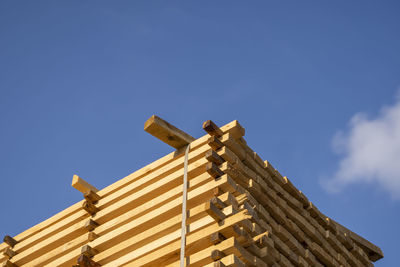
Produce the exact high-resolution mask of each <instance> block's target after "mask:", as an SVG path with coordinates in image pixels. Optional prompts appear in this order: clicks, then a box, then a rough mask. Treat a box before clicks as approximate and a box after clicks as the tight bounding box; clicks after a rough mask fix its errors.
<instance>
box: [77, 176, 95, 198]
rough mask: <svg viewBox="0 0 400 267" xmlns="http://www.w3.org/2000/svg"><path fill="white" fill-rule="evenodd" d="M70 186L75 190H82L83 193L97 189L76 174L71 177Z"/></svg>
mask: <svg viewBox="0 0 400 267" xmlns="http://www.w3.org/2000/svg"><path fill="white" fill-rule="evenodd" d="M71 185H72V187H73V188H75V189H76V190H78V191H80V192H82V193H83V194H85V193H88V192H89V191H93V192H94V193H96V192H98V191H99V190H98V189H97V188H96V187H94V186H93V185H91V184H89V183H88V182H86V181H85V180H83V179H82V178H81V177H79V176H78V175H76V174H75V175H74V176H73V177H72V184H71Z"/></svg>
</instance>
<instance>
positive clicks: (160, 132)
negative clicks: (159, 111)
mask: <svg viewBox="0 0 400 267" xmlns="http://www.w3.org/2000/svg"><path fill="white" fill-rule="evenodd" d="M144 130H145V131H146V132H148V133H149V134H151V135H153V136H155V137H157V138H158V139H160V140H161V141H163V142H164V143H166V144H168V145H170V146H172V147H174V148H176V149H180V148H182V147H184V146H186V145H188V144H189V143H191V142H193V141H194V140H195V138H193V137H192V136H190V135H189V134H187V133H185V132H184V131H182V130H180V129H178V128H177V127H175V126H173V125H172V124H170V123H168V122H166V121H165V120H163V119H161V118H160V117H157V116H156V115H153V116H151V117H150V118H149V119H148V120H147V121H146V122H145V124H144Z"/></svg>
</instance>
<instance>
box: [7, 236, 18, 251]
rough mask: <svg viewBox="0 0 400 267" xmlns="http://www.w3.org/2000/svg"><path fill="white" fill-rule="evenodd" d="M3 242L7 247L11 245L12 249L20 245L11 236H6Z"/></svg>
mask: <svg viewBox="0 0 400 267" xmlns="http://www.w3.org/2000/svg"><path fill="white" fill-rule="evenodd" d="M3 241H4V243H6V244H7V245H9V246H10V247H12V248H13V247H14V246H15V245H16V244H17V243H18V241H17V240H15V239H14V238H12V237H11V236H9V235H6V236H4V238H3Z"/></svg>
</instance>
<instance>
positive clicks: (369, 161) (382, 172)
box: [321, 97, 400, 199]
mask: <svg viewBox="0 0 400 267" xmlns="http://www.w3.org/2000/svg"><path fill="white" fill-rule="evenodd" d="M332 143H333V149H334V151H335V152H336V153H338V154H339V155H341V159H340V162H339V166H338V170H337V171H336V173H335V174H334V175H333V176H332V177H331V178H329V179H325V180H322V181H321V183H322V185H323V187H324V188H325V189H327V190H328V191H331V192H338V191H341V190H342V189H343V188H344V187H345V186H348V185H350V184H353V183H372V184H377V185H379V186H380V187H381V188H383V189H384V190H386V191H387V192H389V193H390V194H391V196H392V197H393V198H396V199H400V97H398V98H397V102H396V103H395V104H394V105H393V106H387V107H384V108H382V110H381V111H380V113H379V115H378V116H377V117H376V118H373V119H369V118H367V116H366V115H365V114H363V113H358V114H356V115H354V116H353V118H352V119H351V120H350V123H349V129H348V131H346V132H338V133H337V134H336V135H335V136H334V138H333V141H332Z"/></svg>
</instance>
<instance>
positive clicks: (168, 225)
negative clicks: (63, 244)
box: [94, 206, 234, 264]
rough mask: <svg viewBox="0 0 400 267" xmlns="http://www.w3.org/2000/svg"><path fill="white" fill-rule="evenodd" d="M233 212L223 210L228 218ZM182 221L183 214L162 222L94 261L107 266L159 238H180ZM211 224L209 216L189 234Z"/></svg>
mask: <svg viewBox="0 0 400 267" xmlns="http://www.w3.org/2000/svg"><path fill="white" fill-rule="evenodd" d="M203 207H204V206H203ZM203 211H204V210H203ZM233 212H234V210H233V209H232V206H229V207H227V208H225V209H224V210H223V213H224V214H225V215H226V216H229V215H231V214H232V213H233ZM181 221H182V215H181V214H180V215H177V216H175V217H173V218H170V219H167V220H162V221H161V222H159V223H158V224H156V225H155V226H154V227H152V228H149V229H147V230H145V231H142V232H139V233H138V234H136V235H131V237H130V238H129V239H126V240H124V241H122V242H120V243H118V244H117V245H115V246H113V247H110V248H109V249H107V250H105V251H102V252H101V253H99V254H97V255H96V256H95V258H94V259H95V261H96V262H98V263H100V264H106V263H108V262H110V261H113V260H116V259H118V258H119V257H121V256H123V255H125V254H126V253H129V252H131V251H133V250H135V249H138V248H140V247H142V246H144V245H146V244H148V243H149V242H152V241H154V240H158V239H159V238H162V237H164V236H166V235H171V236H172V235H173V236H175V238H179V237H180V223H181ZM211 223H214V220H213V219H212V218H211V217H209V216H205V217H203V218H201V219H199V220H196V221H194V222H192V223H191V224H189V225H188V228H189V229H190V231H189V232H188V233H190V232H194V231H196V230H198V229H201V228H202V227H205V226H207V225H209V224H211Z"/></svg>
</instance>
